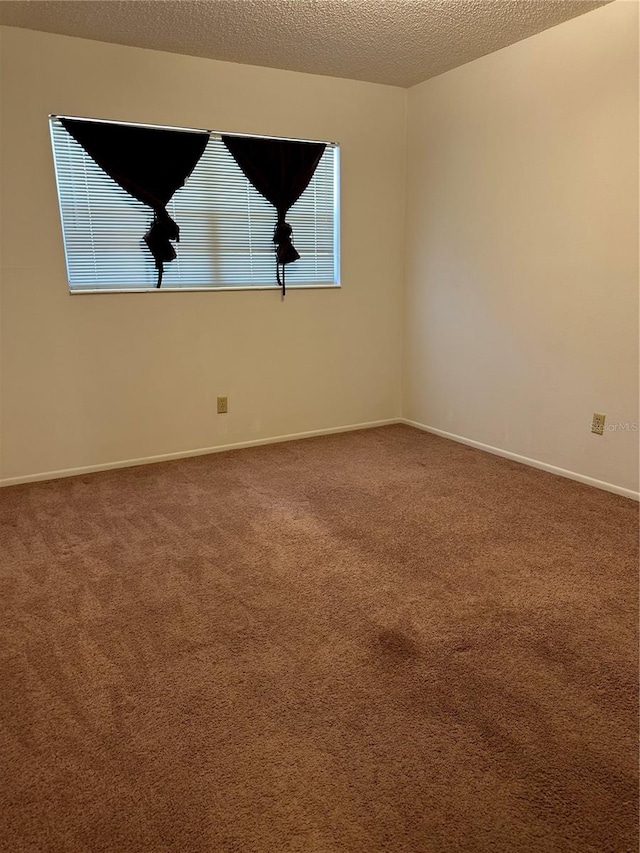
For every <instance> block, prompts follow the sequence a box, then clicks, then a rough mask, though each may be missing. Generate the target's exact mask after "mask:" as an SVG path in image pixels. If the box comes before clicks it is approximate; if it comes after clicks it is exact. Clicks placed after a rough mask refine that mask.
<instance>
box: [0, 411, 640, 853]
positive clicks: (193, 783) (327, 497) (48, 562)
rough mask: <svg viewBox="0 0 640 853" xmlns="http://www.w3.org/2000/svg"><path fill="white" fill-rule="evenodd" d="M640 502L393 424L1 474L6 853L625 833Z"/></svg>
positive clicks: (278, 847)
mask: <svg viewBox="0 0 640 853" xmlns="http://www.w3.org/2000/svg"><path fill="white" fill-rule="evenodd" d="M637 509H638V508H637V505H636V504H635V503H633V502H632V501H629V500H627V499H625V498H621V497H617V496H614V495H611V494H607V493H604V492H600V491H597V490H595V489H591V488H589V487H587V486H583V485H580V484H577V483H573V482H570V481H568V480H563V479H560V478H556V477H553V476H551V475H549V474H545V473H543V472H540V471H536V470H533V469H530V468H526V467H523V466H520V465H517V464H516V463H512V462H509V461H506V460H504V459H499V458H497V457H493V456H489V455H487V454H484V453H481V452H479V451H476V450H472V449H470V448H467V447H464V446H462V445H458V444H454V443H452V442H448V441H446V440H444V439H440V438H436V437H434V436H430V435H427V434H424V433H421V432H417V431H415V430H413V429H410V428H409V427H404V426H393V427H387V428H383V429H375V430H370V431H363V432H358V433H348V434H343V435H337V436H329V437H323V438H317V439H309V440H306V441H300V442H295V443H290V444H280V445H275V446H271V447H264V448H255V449H251V450H242V451H236V452H232V453H225V454H220V455H214V456H209V457H202V458H197V459H190V460H182V461H179V462H170V463H165V464H161V465H153V466H147V467H141V468H135V469H129V470H121V471H112V472H106V473H101V474H94V475H90V476H84V477H77V478H74V479H69V480H58V481H56V482H49V483H40V484H32V485H26V486H18V487H13V488H10V489H5V490H3V491H1V492H0V536H1V542H2V552H1V554H2V556H1V571H0V580H1V587H0V620H1V621H0V679H1V681H0V759H1V767H0V849H1V850H2V851H3V853H4V851H7V853H21V851H47V853H52V851H56V853H58V851H60V853H99V851H109V853H111V851H117V853H138V851H145V853H165V851H171V853H202V852H203V851H211V852H212V853H236V851H237V853H293V851H300V852H301V853H302V851H304V853H351V851H357V852H358V853H379V851H388V853H454V851H455V853H458V852H459V851H462V853H485V851H486V853H523V851H527V853H534V851H535V853H550V852H551V851H554V852H555V853H573V851H575V853H588V852H590V851H593V853H626V851H633V852H634V853H635V851H636V850H637V843H638V838H637V830H636V826H637V793H636V792H637V774H636V769H637V749H636V732H637V710H636V708H637V690H636V666H637V651H636V650H637V630H636V629H637V568H638V565H637V563H638V552H637V533H638V530H637Z"/></svg>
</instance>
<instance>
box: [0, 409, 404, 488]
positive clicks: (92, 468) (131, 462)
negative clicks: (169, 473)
mask: <svg viewBox="0 0 640 853" xmlns="http://www.w3.org/2000/svg"><path fill="white" fill-rule="evenodd" d="M397 423H401V421H400V419H399V418H388V419H387V420H383V421H369V422H368V423H364V424H348V425H347V426H338V427H328V428H327V429H314V430H310V431H309V432H297V433H293V434H291V435H276V436H272V437H270V438H256V439H253V440H252V441H236V442H234V443H233V444H221V445H219V446H218V447H200V448H198V449H197V450H181V451H178V452H177V453H162V454H160V455H158V456H143V457H141V458H139V459H122V460H120V461H118V462H104V463H102V464H100V465H84V466H82V467H80V468H65V469H62V470H59V471H45V472H43V473H41V474H27V475H26V476H23V477H8V478H6V479H4V480H0V488H2V487H4V486H19V485H20V484H22V483H37V482H41V481H43V480H59V479H61V478H62V477H77V476H79V475H81V474H92V473H95V472H96V471H111V470H112V469H114V468H134V467H135V466H136V465H153V464H154V463H155V462H170V461H171V460H172V459H187V458H189V457H191V456H208V455H209V454H211V453H223V452H224V451H226V450H240V449H241V448H243V447H259V446H260V445H263V444H280V443H282V442H283V441H299V440H300V439H304V438H313V437H314V436H318V435H333V434H337V433H341V432H353V431H355V430H358V429H373V428H374V427H381V426H389V424H397Z"/></svg>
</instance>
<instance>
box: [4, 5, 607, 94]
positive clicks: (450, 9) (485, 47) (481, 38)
mask: <svg viewBox="0 0 640 853" xmlns="http://www.w3.org/2000/svg"><path fill="white" fill-rule="evenodd" d="M606 2H610V0H129V2H121V1H120V0H79V2H78V0H74V2H68V0H46V1H45V0H19V1H18V0H2V2H0V23H2V24H6V25H8V26H14V27H26V28H27V29H33V30H44V31H45V32H51V33H63V34H65V35H71V36H79V37H80V38H88V39H96V40H98V41H106V42H115V43H116V44H126V45H133V46H135V47H146V48H152V49H154V50H166V51H170V52H171V53H184V54H190V55H192V56H206V57H210V58H212V59H222V60H226V61H228V62H242V63H246V64H248V65H263V66H267V67H272V68H285V69H288V70H290V71H306V72H309V73H311V74H327V75H331V76H334V77H349V78H351V79H354V80H369V81H371V82H374V83H388V84H391V85H394V86H411V85H413V84H415V83H419V82H420V81H422V80H426V79H427V78H429V77H434V76H435V75H436V74H442V72H443V71H447V70H449V69H450V68H455V66H457V65H462V64H464V63H465V62H469V61H471V60H472V59H477V58H478V57H479V56H484V55H485V54H487V53H491V52H492V51H494V50H499V49H500V48H501V47H505V46H506V45H508V44H512V43H513V42H516V41H519V40H520V39H523V38H527V36H531V35H533V34H534V33H538V32H540V31H541V30H545V29H547V28H548V27H552V26H555V25H556V24H559V23H561V22H562V21H566V20H568V19H569V18H574V17H576V16H577V15H581V14H582V13H583V12H588V11H590V10H591V9H594V8H596V7H597V6H603V5H604V4H605V3H606Z"/></svg>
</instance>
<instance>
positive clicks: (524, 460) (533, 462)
mask: <svg viewBox="0 0 640 853" xmlns="http://www.w3.org/2000/svg"><path fill="white" fill-rule="evenodd" d="M400 423H403V424H406V425H407V426H411V427H415V428H416V429H421V430H422V431H423V432H430V433H433V434H434V435H439V436H441V437H442V438H448V439H450V440H451V441H458V442H460V444H468V445H469V447H475V448H477V449H478V450H484V451H485V452H486V453H493V454H494V455H495V456H503V457H504V458H505V459H511V460H512V461H513V462H520V463H521V464H522V465H529V466H530V467H531V468H540V470H542V471H548V472H549V474H557V475H558V476H559V477H566V478H567V479H568V480H577V482H579V483H585V484H586V485H587V486H595V488H596V489H603V490H604V491H605V492H613V493H614V494H616V495H622V496H623V497H625V498H631V500H634V501H638V500H640V492H634V491H632V490H631V489H625V488H623V487H622V486H616V485H615V484H614V483H605V482H604V481H603V480H596V479H595V478H594V477H587V476H586V475H585V474H578V473H577V471H568V470H567V469H566V468H558V467H557V466H556V465H549V464H548V463H547V462H540V461H539V460H538V459H530V458H529V457H528V456H521V455H520V454H519V453H512V452H511V451H510V450H502V449H501V448H500V447H492V446H491V445H490V444H483V443H482V442H481V441H474V440H473V439H472V438H465V437H464V436H462V435H455V434H454V433H452V432H445V431H444V430H442V429H436V428H435V427H430V426H427V425H426V424H420V423H418V422H417V421H411V420H409V419H408V418H401V419H400Z"/></svg>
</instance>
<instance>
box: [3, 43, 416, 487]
mask: <svg viewBox="0 0 640 853" xmlns="http://www.w3.org/2000/svg"><path fill="white" fill-rule="evenodd" d="M1 37H2V41H1V48H2V115H1V127H2V191H1V203H2V213H3V222H2V279H1V293H0V299H1V311H2V327H1V380H2V389H1V390H2V412H1V422H0V439H1V468H0V472H1V473H0V479H1V478H4V479H8V478H13V477H22V476H28V475H31V474H39V473H43V472H49V471H56V470H61V469H69V468H76V467H82V466H92V465H101V464H106V463H110V462H115V461H118V460H127V459H136V458H141V457H148V456H153V455H159V454H168V453H177V452H182V451H188V450H191V449H197V448H207V447H213V446H218V445H226V444H229V443H234V442H243V441H251V440H256V439H261V438H267V437H273V436H279V435H283V434H291V433H300V432H304V431H308V430H320V429H325V428H327V429H328V428H333V427H340V426H344V425H350V424H359V423H368V422H371V421H377V420H380V419H387V418H395V417H398V416H399V415H400V324H401V291H402V288H401V277H402V258H403V248H402V218H403V213H404V172H405V168H404V130H405V106H406V92H405V91H404V90H401V89H396V88H393V87H387V86H379V85H374V84H368V83H358V82H351V81H346V80H337V79H331V78H327V77H317V76H310V75H304V74H294V73H287V72H282V71H275V70H271V69H264V68H252V67H247V66H242V65H235V64H230V63H222V62H213V61H209V60H205V59H196V58H193V57H182V56H175V55H170V54H164V53H159V52H152V51H145V50H137V49H132V48H127V47H119V46H115V45H107V44H101V43H97V42H90V41H83V40H79V39H74V38H66V37H62V36H56V35H49V34H44V33H36V32H30V31H28V30H19V29H12V28H2V32H1ZM49 113H62V114H71V115H81V116H93V117H99V118H113V119H121V120H125V121H134V122H149V123H157V124H168V125H182V126H187V127H189V126H190V127H208V128H215V129H221V130H229V131H239V132H248V133H258V134H261V133H263V134H273V135H280V136H291V137H302V138H312V139H329V140H335V141H337V142H339V143H340V144H341V160H342V170H343V171H342V284H343V286H342V289H340V290H323V291H313V292H301V291H295V290H291V291H290V292H289V293H288V295H287V297H286V299H285V300H284V301H281V299H280V296H279V294H278V293H277V292H275V291H273V292H272V291H267V292H227V293H224V292H223V293H220V292H209V293H183V294H171V293H165V294H125V295H116V294H105V295H99V296H87V295H74V296H70V295H69V294H68V292H67V283H66V277H65V266H64V256H63V251H62V243H61V233H60V223H59V216H58V208H57V198H56V190H55V182H54V174H53V166H52V160H51V150H50V143H49V130H48V123H47V116H48V114H49ZM218 394H227V395H228V396H229V414H228V415H225V416H218V415H216V414H215V400H216V395H218Z"/></svg>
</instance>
